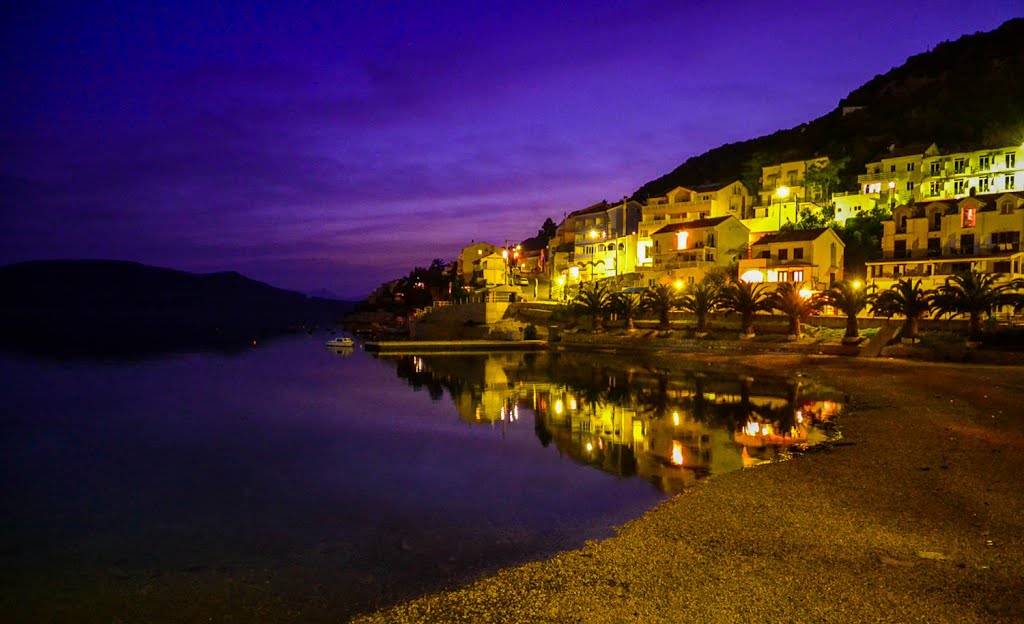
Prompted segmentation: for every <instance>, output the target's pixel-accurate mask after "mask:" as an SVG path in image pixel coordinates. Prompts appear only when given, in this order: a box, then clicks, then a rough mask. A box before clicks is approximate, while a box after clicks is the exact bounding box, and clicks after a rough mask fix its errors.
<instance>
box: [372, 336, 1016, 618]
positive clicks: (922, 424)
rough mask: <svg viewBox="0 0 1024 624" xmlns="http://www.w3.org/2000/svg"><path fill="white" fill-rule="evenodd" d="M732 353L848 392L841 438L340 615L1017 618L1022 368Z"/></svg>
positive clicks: (754, 363)
mask: <svg viewBox="0 0 1024 624" xmlns="http://www.w3.org/2000/svg"><path fill="white" fill-rule="evenodd" d="M685 357H686V356H677V359H680V358H685ZM701 357H702V359H708V357H709V356H707V355H702V356H701ZM722 359H723V361H726V360H727V359H728V358H726V357H725V356H722ZM743 362H744V364H752V365H755V366H759V367H764V368H770V369H773V370H789V371H791V372H794V373H796V372H800V373H802V374H806V375H808V376H810V377H814V378H816V379H820V380H821V381H823V382H825V383H827V384H829V385H831V386H833V387H835V388H838V389H840V390H843V391H845V392H847V393H849V395H850V397H851V403H850V404H849V405H848V406H847V408H846V409H845V411H844V413H843V414H842V415H841V417H840V420H839V425H840V429H841V431H842V438H841V440H839V441H838V442H837V443H835V444H832V445H828V446H826V447H823V448H820V449H817V450H814V451H812V452H809V453H806V454H804V455H803V456H800V457H797V458H796V459H794V460H793V461H789V462H784V463H779V464H772V465H768V466H762V467H759V468H757V469H754V470H744V471H741V472H735V473H730V474H726V475H724V476H721V477H718V478H715V479H712V480H710V481H707V482H705V483H702V484H700V485H698V486H697V487H695V488H693V489H692V490H690V491H687V492H685V493H684V494H682V495H680V496H677V497H675V498H674V499H672V500H670V501H668V502H666V503H664V504H662V505H660V506H659V507H657V508H656V509H654V510H652V511H650V512H649V513H647V514H646V515H645V516H644V517H642V518H640V519H638V520H636V521H633V522H631V523H629V524H627V525H625V526H624V527H622V528H621V529H620V531H619V533H618V535H617V536H616V537H613V538H611V539H608V540H605V541H603V542H600V543H590V544H588V545H587V546H586V547H584V548H583V549H580V550H576V551H571V552H566V553H562V554H560V555H558V556H556V557H554V558H552V559H550V560H547V561H543V562H538V563H531V564H527V565H524V566H520V567H516V568H511V569H507V570H503V571H501V572H499V573H497V574H495V575H493V576H490V577H487V578H484V579H481V580H479V581H477V582H475V583H474V584H472V585H469V586H467V587H464V588H462V589H459V590H456V591H451V592H446V593H441V594H436V595H430V596H424V597H422V598H419V599H417V600H414V601H412V602H409V603H406V604H402V605H398V606H395V607H393V608H390V609H386V610H384V611H381V612H378V613H375V614H371V615H369V616H365V617H363V618H361V619H359V620H357V621H360V622H595V623H596V622H601V623H604V622H701V623H706V622H743V623H752V622H766V623H767V622H771V623H775V622H929V623H935V622H951V623H952V622H956V623H969V622H1020V621H1024V495H1022V489H1024V485H1022V480H1021V479H1022V476H1024V367H1019V366H1016V367H992V366H978V365H956V364H931V363H917V362H907V361H896V360H867V359H861V358H832V357H816V356H794V355H751V356H745V357H744V358H743Z"/></svg>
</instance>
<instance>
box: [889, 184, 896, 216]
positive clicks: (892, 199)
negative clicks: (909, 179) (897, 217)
mask: <svg viewBox="0 0 1024 624" xmlns="http://www.w3.org/2000/svg"><path fill="white" fill-rule="evenodd" d="M895 207H896V180H889V209H890V210H892V209H893V208H895Z"/></svg>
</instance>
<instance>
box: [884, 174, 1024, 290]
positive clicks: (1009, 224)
mask: <svg viewBox="0 0 1024 624" xmlns="http://www.w3.org/2000/svg"><path fill="white" fill-rule="evenodd" d="M882 226H883V235H882V260H879V261H875V262H868V263H867V273H868V274H867V278H868V279H869V280H872V281H874V282H875V283H876V284H877V285H878V286H880V287H883V288H884V287H887V286H889V285H890V284H892V283H894V282H895V281H896V280H898V279H900V278H901V277H913V278H921V279H922V280H923V285H924V286H925V287H928V288H933V287H935V286H937V285H941V284H943V283H944V282H945V280H946V278H947V277H948V276H949V275H952V274H954V273H959V272H964V271H969V270H972V269H973V270H975V271H980V272H983V273H1000V274H1003V275H1004V277H1005V278H1006V279H1012V278H1015V277H1024V251H1022V250H1021V238H1022V237H1024V192H1021V191H1014V192H1004V193H986V194H981V195H970V196H967V197H963V198H948V199H935V200H931V201H922V202H912V203H907V204H903V205H901V206H897V207H896V208H895V209H894V210H893V215H892V219H891V220H889V221H885V222H883V223H882Z"/></svg>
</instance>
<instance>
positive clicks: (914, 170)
mask: <svg viewBox="0 0 1024 624" xmlns="http://www.w3.org/2000/svg"><path fill="white" fill-rule="evenodd" d="M854 114H855V113H854ZM840 166H841V165H840ZM838 168H839V167H837V166H836V163H835V162H834V161H832V160H831V159H830V158H829V157H828V156H821V157H816V158H812V159H809V160H797V161H791V162H782V163H777V164H772V165H768V166H764V167H762V168H761V175H760V179H759V180H758V187H757V188H756V189H753V190H752V189H750V188H748V187H747V186H746V185H745V184H744V183H743V182H742V181H740V180H738V179H737V180H732V181H726V182H720V183H715V184H701V185H694V186H690V187H684V186H677V187H675V188H673V189H671V190H669V191H668V192H666V193H665V194H664V195H659V196H654V197H649V198H647V199H646V201H643V202H639V201H636V200H633V199H629V198H623V199H622V200H621V201H618V202H614V203H609V202H606V201H602V202H598V203H596V204H594V205H591V206H588V207H586V208H582V209H580V210H576V211H574V212H571V213H569V214H567V215H566V216H565V217H564V219H563V220H562V221H561V223H559V224H557V226H554V224H553V223H551V221H550V220H549V221H548V223H547V224H545V225H546V228H545V229H547V230H548V231H546V232H545V229H542V230H541V231H540V232H538V236H536V237H534V238H531V239H528V240H526V241H522V242H519V243H515V242H511V241H505V242H504V243H488V242H478V241H473V242H471V243H469V244H468V245H467V246H466V247H464V248H463V249H462V250H461V253H460V254H459V257H458V259H457V260H456V261H455V262H451V263H447V264H445V263H441V262H440V261H435V264H434V265H432V267H431V269H430V270H429V271H425V270H417V271H414V272H413V274H412V276H411V277H412V280H411V282H412V283H411V284H410V280H409V279H405V280H395V281H393V282H390V283H387V284H384V285H383V286H381V288H379V289H378V290H377V291H375V292H374V293H373V294H372V295H371V296H370V298H369V301H370V302H371V303H388V302H398V303H402V302H405V303H407V304H410V305H411V307H418V308H426V307H430V306H444V305H448V304H451V303H459V302H477V303H488V302H497V303H501V304H505V303H514V302H548V303H558V302H570V301H573V300H574V299H575V298H576V297H577V296H578V295H579V294H580V293H582V292H584V291H585V289H586V288H588V287H591V286H596V285H598V284H600V285H602V286H603V287H604V289H605V290H606V291H607V292H608V293H609V294H613V293H635V294H640V293H642V292H644V291H646V290H648V289H650V288H654V287H657V286H659V285H665V286H670V287H672V288H674V289H675V290H677V291H679V292H686V291H687V290H688V289H690V288H692V287H693V285H695V284H699V283H700V282H701V281H702V280H705V279H706V278H708V277H709V276H712V277H716V278H717V279H718V280H719V281H722V282H724V281H729V280H731V281H734V282H745V283H751V284H764V287H763V288H764V289H765V290H766V291H767V292H768V293H771V292H773V291H775V290H776V289H777V288H778V286H779V285H780V284H783V283H789V284H792V285H793V286H794V287H795V289H796V290H798V291H800V292H801V293H803V295H804V296H805V297H807V296H809V295H810V294H813V293H821V292H823V291H826V290H828V289H829V288H830V287H832V286H833V285H835V284H837V283H845V282H847V281H848V282H850V283H851V284H858V285H860V284H864V286H865V288H871V289H872V290H874V291H875V292H878V291H884V290H886V289H889V288H891V287H893V286H895V285H896V284H897V283H898V282H899V280H900V279H901V278H913V279H914V280H915V281H916V280H920V282H921V283H920V287H921V288H922V289H923V290H929V289H936V288H939V287H940V286H942V285H943V284H944V283H945V281H946V280H947V278H949V277H950V276H952V275H957V274H965V273H972V274H974V275H976V276H986V275H987V276H992V277H993V278H994V279H993V280H992V281H991V283H992V285H993V286H998V285H999V284H1002V285H1004V286H1010V285H1014V288H1016V284H1018V282H1017V281H1015V280H1018V278H1021V277H1022V275H1024V273H1022V267H1021V264H1022V258H1024V252H1022V251H1021V237H1022V233H1024V145H1008V146H1000V147H996V148H987V149H978V150H974V151H968V152H950V153H943V152H942V151H941V150H940V149H939V147H938V146H937V145H935V144H931V145H918V146H909V147H905V148H903V147H898V146H895V145H894V146H890V148H889V149H888V150H887V151H886V152H885V153H883V154H881V155H879V157H878V158H877V159H876V160H874V161H872V162H869V163H867V164H866V166H865V171H864V173H861V174H859V175H858V176H857V189H856V190H854V191H851V190H843V191H838V190H834V189H835V187H836V186H838V180H839V172H838ZM869 215H870V218H873V219H876V220H877V221H880V222H881V226H882V232H881V237H880V245H879V247H878V248H875V249H874V250H873V254H872V256H873V257H872V258H870V259H869V260H867V261H866V262H863V263H856V262H854V263H851V262H850V261H849V260H848V259H847V258H846V256H845V251H846V244H845V243H844V240H843V238H842V237H841V236H840V235H839V234H838V233H837V229H838V230H840V231H841V230H842V228H843V226H846V225H848V224H849V223H850V222H851V221H852V220H857V219H865V218H868V216H869ZM552 226H554V227H552ZM428 273H433V275H434V279H428V278H427V277H426V275H427V274H428ZM413 299H414V300H413ZM504 307H505V306H501V307H499V308H497V310H496V311H495V312H493V313H491V314H489V315H488V318H485V319H481V320H482V321H485V322H494V321H495V320H497V319H498V318H500V313H501V310H502V309H503V308H504Z"/></svg>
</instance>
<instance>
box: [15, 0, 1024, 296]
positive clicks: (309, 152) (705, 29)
mask: <svg viewBox="0 0 1024 624" xmlns="http://www.w3.org/2000/svg"><path fill="white" fill-rule="evenodd" d="M24 4H25V5H26V6H25V7H20V8H17V7H16V8H10V6H9V5H5V6H8V8H6V9H3V15H2V19H0V49H2V54H0V72H2V73H0V79H2V83H0V84H3V85H4V89H3V90H4V94H3V97H0V116H2V121H0V145H2V149H0V202H2V203H0V263H3V264H6V263H8V262H16V261H21V260H29V259H40V258H118V259H127V260H136V261H140V262H145V263H148V264H155V265H161V266H169V267H173V268H179V269H185V270H190V271H218V270H238V271H240V272H242V273H244V274H246V275H248V276H250V277H253V278H256V279H260V280H263V281H266V282H269V283H271V284H274V285H276V286H281V287H285V288H293V289H296V290H302V291H311V290H315V289H320V288H326V289H329V290H331V291H333V292H335V293H337V294H339V295H341V296H346V297H350V298H359V297H362V296H364V295H365V294H366V293H367V292H369V291H370V290H372V289H373V288H374V287H376V286H377V285H379V284H380V283H381V282H383V281H386V280H388V279H391V278H394V277H398V276H400V275H404V274H405V273H407V272H408V270H409V269H411V268H412V267H413V266H415V265H426V264H429V262H430V260H431V259H432V258H435V257H440V258H443V259H446V260H448V259H453V258H454V257H455V256H456V254H457V253H458V250H459V249H460V248H461V247H462V246H464V245H466V244H468V243H469V242H470V240H472V239H476V240H487V241H490V242H495V243H503V242H504V241H505V239H513V240H515V239H522V238H526V237H528V236H532V235H533V234H535V233H536V231H537V228H538V227H539V226H540V224H541V223H542V222H543V220H544V219H545V218H546V217H549V216H550V217H552V218H553V219H554V220H555V221H556V222H557V221H559V220H561V218H562V216H563V215H564V214H565V213H566V212H569V211H572V210H575V209H578V208H582V207H585V206H587V205H589V204H591V203H593V202H595V201H599V200H601V199H609V200H616V199H619V198H621V197H622V196H623V195H628V194H631V193H632V192H633V191H634V190H636V189H637V188H638V187H639V186H640V185H641V184H643V183H644V182H647V181H648V180H651V179H653V178H655V177H658V176H660V175H662V174H664V173H667V172H668V171H670V170H672V169H673V168H675V167H676V166H678V165H679V164H681V163H682V162H683V161H684V160H685V159H686V158H687V157H689V156H693V155H696V154H699V153H701V152H703V151H705V150H706V149H709V148H712V147H715V146H718V145H721V144H722V143H727V142H732V141H737V140H743V139H748V138H753V137H756V136H760V135H763V134H766V133H770V132H773V131H775V130H777V129H780V128H788V127H792V126H794V125H796V124H798V123H801V122H804V121H808V120H810V119H812V118H814V117H817V116H819V115H822V114H824V113H826V112H827V111H829V110H831V109H833V108H834V107H835V106H836V104H837V102H838V100H839V99H840V98H841V97H843V96H845V95H846V94H847V93H849V92H850V91H851V90H852V89H854V88H855V87H857V86H859V85H861V84H862V83H864V82H865V81H867V80H868V79H870V78H871V77H872V76H874V75H875V74H879V73H884V72H885V71H887V70H888V69H889V68H891V67H893V66H896V65H899V64H901V63H902V62H903V61H904V60H905V59H906V58H907V57H908V56H910V55H912V54H916V53H918V52H923V51H925V50H927V49H929V48H930V47H933V46H934V45H935V44H936V43H938V42H940V41H943V40H947V39H955V38H956V37H958V36H960V35H961V34H966V33H973V32H975V31H978V30H991V29H993V28H995V27H997V26H999V24H1001V23H1002V22H1003V21H1005V20H1007V19H1009V18H1012V17H1018V16H1020V15H1021V14H1022V10H1021V5H1020V3H1019V0H1007V1H1003V2H994V1H983V0H982V1H977V2H972V3H970V4H969V5H968V4H966V3H963V2H945V1H939V0H933V1H930V2H920V3H901V2H873V1H861V2H851V3H848V4H841V3H838V2H804V3H801V2H790V3H788V4H786V3H783V4H777V3H776V4H769V3H764V4H762V3H760V2H749V3H748V2H732V3H729V2H683V1H678V0H677V1H666V2H639V1H636V2H615V3H612V2H551V1H550V0H547V1H543V2H490V1H488V2H401V1H400V2H354V1H349V2H325V3H322V4H318V3H306V2H285V3H280V4H277V5H267V4H263V3H258V2H237V3H224V5H222V7H221V8H218V9H210V8H209V7H208V6H207V5H208V4H210V3H206V2H197V3H194V4H192V3H187V2H173V3H171V2H166V3H165V2H161V3H157V4H155V5H153V6H150V5H148V4H146V3H141V2H125V3H108V2H102V1H101V0H90V1H88V2H83V3H81V4H70V3H48V2H45V0H44V1H38V2H27V3H24ZM163 5H168V6H163ZM462 5H466V6H462ZM455 7H458V8H455ZM467 7H469V8H467ZM968 7H969V8H968ZM780 8H786V9H787V10H789V11H790V12H791V13H789V14H787V13H780V12H779V10H780Z"/></svg>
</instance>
